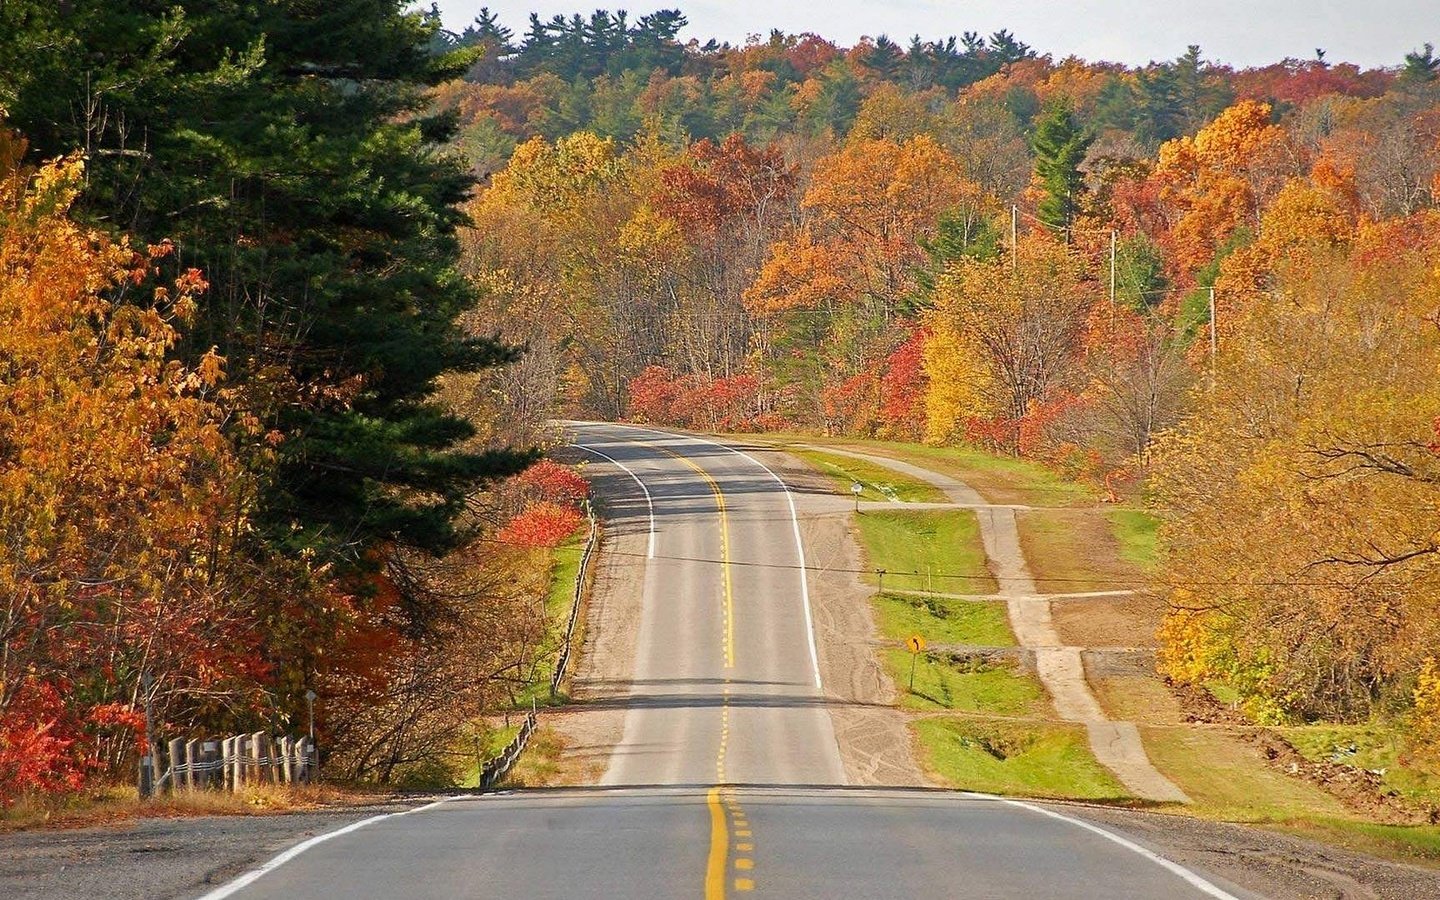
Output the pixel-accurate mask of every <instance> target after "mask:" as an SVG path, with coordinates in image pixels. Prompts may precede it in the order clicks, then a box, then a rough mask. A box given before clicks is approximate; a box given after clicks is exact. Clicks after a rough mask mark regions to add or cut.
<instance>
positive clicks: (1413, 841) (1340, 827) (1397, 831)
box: [1284, 819, 1440, 863]
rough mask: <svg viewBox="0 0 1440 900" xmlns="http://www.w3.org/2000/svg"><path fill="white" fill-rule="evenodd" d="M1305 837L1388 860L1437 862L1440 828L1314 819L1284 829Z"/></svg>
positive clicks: (1292, 824) (1439, 860)
mask: <svg viewBox="0 0 1440 900" xmlns="http://www.w3.org/2000/svg"><path fill="white" fill-rule="evenodd" d="M1284 830H1285V831H1291V832H1294V833H1296V834H1301V835H1305V836H1306V837H1316V836H1317V832H1318V836H1320V837H1322V838H1324V837H1329V838H1331V839H1334V840H1337V841H1338V842H1339V843H1341V844H1345V845H1347V846H1349V847H1353V848H1355V849H1357V850H1364V851H1368V852H1371V853H1378V854H1381V855H1389V856H1396V855H1398V856H1402V857H1404V856H1411V857H1416V858H1418V859H1421V860H1426V861H1428V862H1431V863H1434V862H1440V825H1381V824H1378V823H1375V822H1357V821H1354V820H1352V819H1313V820H1310V821H1306V822H1302V823H1291V825H1289V826H1288V827H1286V828H1285V829H1284Z"/></svg>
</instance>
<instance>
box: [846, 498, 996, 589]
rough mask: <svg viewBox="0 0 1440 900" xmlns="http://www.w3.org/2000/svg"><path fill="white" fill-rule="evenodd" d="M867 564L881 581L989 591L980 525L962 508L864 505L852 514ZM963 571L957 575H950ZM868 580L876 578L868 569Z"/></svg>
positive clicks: (887, 584) (992, 582)
mask: <svg viewBox="0 0 1440 900" xmlns="http://www.w3.org/2000/svg"><path fill="white" fill-rule="evenodd" d="M856 520H857V522H858V523H859V526H860V539H861V541H863V542H864V544H865V549H866V552H867V554H868V556H869V563H870V568H872V569H884V570H885V572H886V574H885V579H884V585H883V586H884V587H887V588H895V589H896V590H909V591H925V590H934V591H939V592H941V593H947V594H991V593H994V592H995V590H996V587H995V579H994V578H992V577H991V575H990V571H989V569H987V568H986V566H985V548H984V545H983V544H982V543H981V541H980V525H979V523H978V522H977V521H976V520H975V513H974V512H972V511H971V510H968V509H957V510H953V511H952V510H947V509H933V510H932V509H916V510H908V509H906V510H898V509H897V510H870V511H867V512H862V513H860V515H858V516H857V517H856ZM956 576H963V577H956ZM869 578H870V580H871V581H872V582H876V581H877V579H876V578H875V576H874V575H873V574H872V575H870V576H869Z"/></svg>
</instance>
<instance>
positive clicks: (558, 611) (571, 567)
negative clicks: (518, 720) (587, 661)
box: [512, 524, 589, 709]
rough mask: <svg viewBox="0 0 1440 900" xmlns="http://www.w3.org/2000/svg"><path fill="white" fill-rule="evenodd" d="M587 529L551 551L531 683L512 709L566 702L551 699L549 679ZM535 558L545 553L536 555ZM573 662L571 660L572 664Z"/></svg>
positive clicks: (517, 694) (577, 636)
mask: <svg viewBox="0 0 1440 900" xmlns="http://www.w3.org/2000/svg"><path fill="white" fill-rule="evenodd" d="M588 533H589V526H588V525H586V524H582V525H581V526H580V527H579V528H578V529H576V531H575V533H574V534H572V535H571V536H570V537H568V538H566V539H565V541H564V542H562V543H561V544H559V545H558V546H557V547H556V548H555V549H554V550H552V551H550V553H549V556H550V560H549V565H550V575H549V582H548V585H549V586H548V587H547V588H546V594H545V621H544V626H545V634H544V637H542V638H541V639H540V643H539V645H538V646H537V647H536V648H535V654H536V655H535V658H534V659H535V663H534V666H533V667H532V668H531V670H530V676H529V677H530V681H529V683H528V684H526V685H525V687H524V688H523V689H521V690H518V691H516V692H515V705H514V706H513V707H512V708H513V709H529V708H530V703H531V701H534V702H535V704H536V705H538V706H553V705H558V704H563V703H564V702H565V701H566V698H565V697H564V696H563V695H562V696H557V697H553V698H552V697H551V696H550V678H551V677H552V676H553V675H554V674H555V661H556V658H557V654H558V653H559V652H560V645H561V642H562V641H563V640H564V637H565V625H566V623H567V622H568V621H569V618H570V608H571V606H572V605H573V604H574V602H575V579H576V577H577V576H578V575H579V572H580V554H581V553H582V552H583V551H584V549H585V536H586V535H587V534H588ZM535 552H536V553H537V554H539V553H543V552H544V551H539V550H537V551H535ZM580 639H581V634H580V629H579V628H578V627H577V628H576V630H575V645H576V646H579V643H580ZM571 662H572V664H573V662H574V660H573V658H572V660H571Z"/></svg>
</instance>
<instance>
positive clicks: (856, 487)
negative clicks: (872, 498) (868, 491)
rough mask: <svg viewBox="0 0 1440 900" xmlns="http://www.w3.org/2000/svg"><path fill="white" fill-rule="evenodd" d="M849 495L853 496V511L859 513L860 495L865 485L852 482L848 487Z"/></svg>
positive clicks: (863, 491)
mask: <svg viewBox="0 0 1440 900" xmlns="http://www.w3.org/2000/svg"><path fill="white" fill-rule="evenodd" d="M850 493H852V494H854V495H855V511H856V512H857V513H858V512H859V511H860V495H861V494H863V493H865V485H863V484H861V483H860V482H858V481H856V482H852V483H851V485H850Z"/></svg>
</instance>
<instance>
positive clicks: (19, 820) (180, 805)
mask: <svg viewBox="0 0 1440 900" xmlns="http://www.w3.org/2000/svg"><path fill="white" fill-rule="evenodd" d="M396 797H397V794H396V793H395V792H394V791H393V790H388V789H386V790H381V789H366V788H364V787H356V786H350V785H334V784H310V785H305V784H300V785H286V784H247V785H245V786H244V787H243V788H242V789H241V790H240V791H239V792H237V793H231V792H229V791H196V792H194V793H188V792H185V791H179V792H177V793H174V794H163V795H161V796H158V797H154V798H151V799H149V800H143V801H142V800H141V799H140V798H139V795H138V794H137V792H136V790H135V786H134V785H133V784H106V785H97V786H94V787H91V788H87V789H86V790H84V791H82V792H80V793H78V794H71V795H65V796H63V797H54V798H40V797H22V798H21V799H20V800H19V801H18V802H16V803H15V805H14V806H10V807H0V834H3V833H5V832H7V831H24V830H26V829H31V828H88V827H93V826H101V825H113V824H116V823H119V822H128V821H131V820H134V819H143V818H186V817H189V816H256V815H276V814H279V813H290V812H304V811H309V810H318V809H336V808H343V807H350V806H368V805H372V804H377V803H386V802H389V801H391V800H394V799H396Z"/></svg>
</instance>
